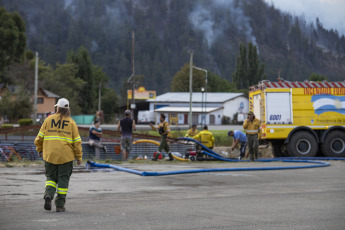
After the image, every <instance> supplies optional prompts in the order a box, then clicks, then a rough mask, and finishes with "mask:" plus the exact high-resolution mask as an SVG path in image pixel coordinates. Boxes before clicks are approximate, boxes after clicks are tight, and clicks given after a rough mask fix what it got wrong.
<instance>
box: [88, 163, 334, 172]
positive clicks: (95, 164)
mask: <svg viewBox="0 0 345 230" xmlns="http://www.w3.org/2000/svg"><path fill="white" fill-rule="evenodd" d="M260 161H263V162H269V161H282V162H293V163H311V164H312V165H299V166H273V167H245V168H210V169H190V170H180V171H167V172H143V171H138V170H133V169H128V168H124V167H119V166H116V165H110V164H98V163H95V162H92V161H91V162H89V164H90V166H91V167H102V168H113V169H116V170H119V171H123V172H128V173H133V174H136V175H140V176H167V175H176V174H187V173H205V172H226V171H258V170H286V169H305V168H317V167H327V166H330V163H329V162H323V161H311V160H279V159H273V160H271V159H265V160H260Z"/></svg>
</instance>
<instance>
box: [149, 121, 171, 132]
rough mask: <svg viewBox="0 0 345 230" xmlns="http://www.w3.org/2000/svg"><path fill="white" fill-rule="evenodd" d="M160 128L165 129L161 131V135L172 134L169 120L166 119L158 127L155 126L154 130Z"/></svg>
mask: <svg viewBox="0 0 345 230" xmlns="http://www.w3.org/2000/svg"><path fill="white" fill-rule="evenodd" d="M160 129H162V130H163V132H162V133H159V134H160V135H166V136H170V125H169V123H168V122H166V121H164V122H161V123H159V125H158V128H156V127H154V126H153V127H152V130H154V131H158V132H159V130H160Z"/></svg>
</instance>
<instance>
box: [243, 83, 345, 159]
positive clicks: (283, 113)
mask: <svg viewBox="0 0 345 230" xmlns="http://www.w3.org/2000/svg"><path fill="white" fill-rule="evenodd" d="M249 110H250V111H253V112H254V115H255V117H256V118H258V119H260V120H261V133H260V138H261V140H263V141H265V140H266V141H269V142H271V144H272V147H273V150H274V154H275V156H276V157H283V156H293V157H314V156H316V155H317V154H323V155H324V156H327V157H345V81H339V82H327V81H323V82H312V81H304V82H290V81H285V80H283V79H279V78H278V81H277V82H270V81H268V80H264V81H261V82H259V83H258V84H257V85H255V86H252V87H250V92H249Z"/></svg>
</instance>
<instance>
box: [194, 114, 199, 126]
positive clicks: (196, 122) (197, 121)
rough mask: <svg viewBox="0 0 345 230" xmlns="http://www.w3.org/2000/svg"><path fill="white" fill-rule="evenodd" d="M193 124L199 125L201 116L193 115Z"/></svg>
mask: <svg viewBox="0 0 345 230" xmlns="http://www.w3.org/2000/svg"><path fill="white" fill-rule="evenodd" d="M192 123H193V124H199V114H195V113H193V114H192Z"/></svg>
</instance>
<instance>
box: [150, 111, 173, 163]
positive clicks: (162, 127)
mask: <svg viewBox="0 0 345 230" xmlns="http://www.w3.org/2000/svg"><path fill="white" fill-rule="evenodd" d="M159 121H160V123H159V125H158V128H156V127H154V126H153V124H152V123H150V126H151V128H152V130H154V131H158V132H159V134H160V135H161V143H160V145H159V147H158V152H157V153H156V155H155V157H154V158H152V160H153V161H157V160H158V157H159V155H160V154H161V152H162V150H163V149H164V150H165V151H166V152H167V153H168V155H169V161H172V160H174V157H173V155H172V153H171V151H170V148H169V145H168V142H167V138H168V136H169V135H170V125H169V123H168V122H166V121H165V115H164V114H163V113H162V114H161V115H160V118H159Z"/></svg>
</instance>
